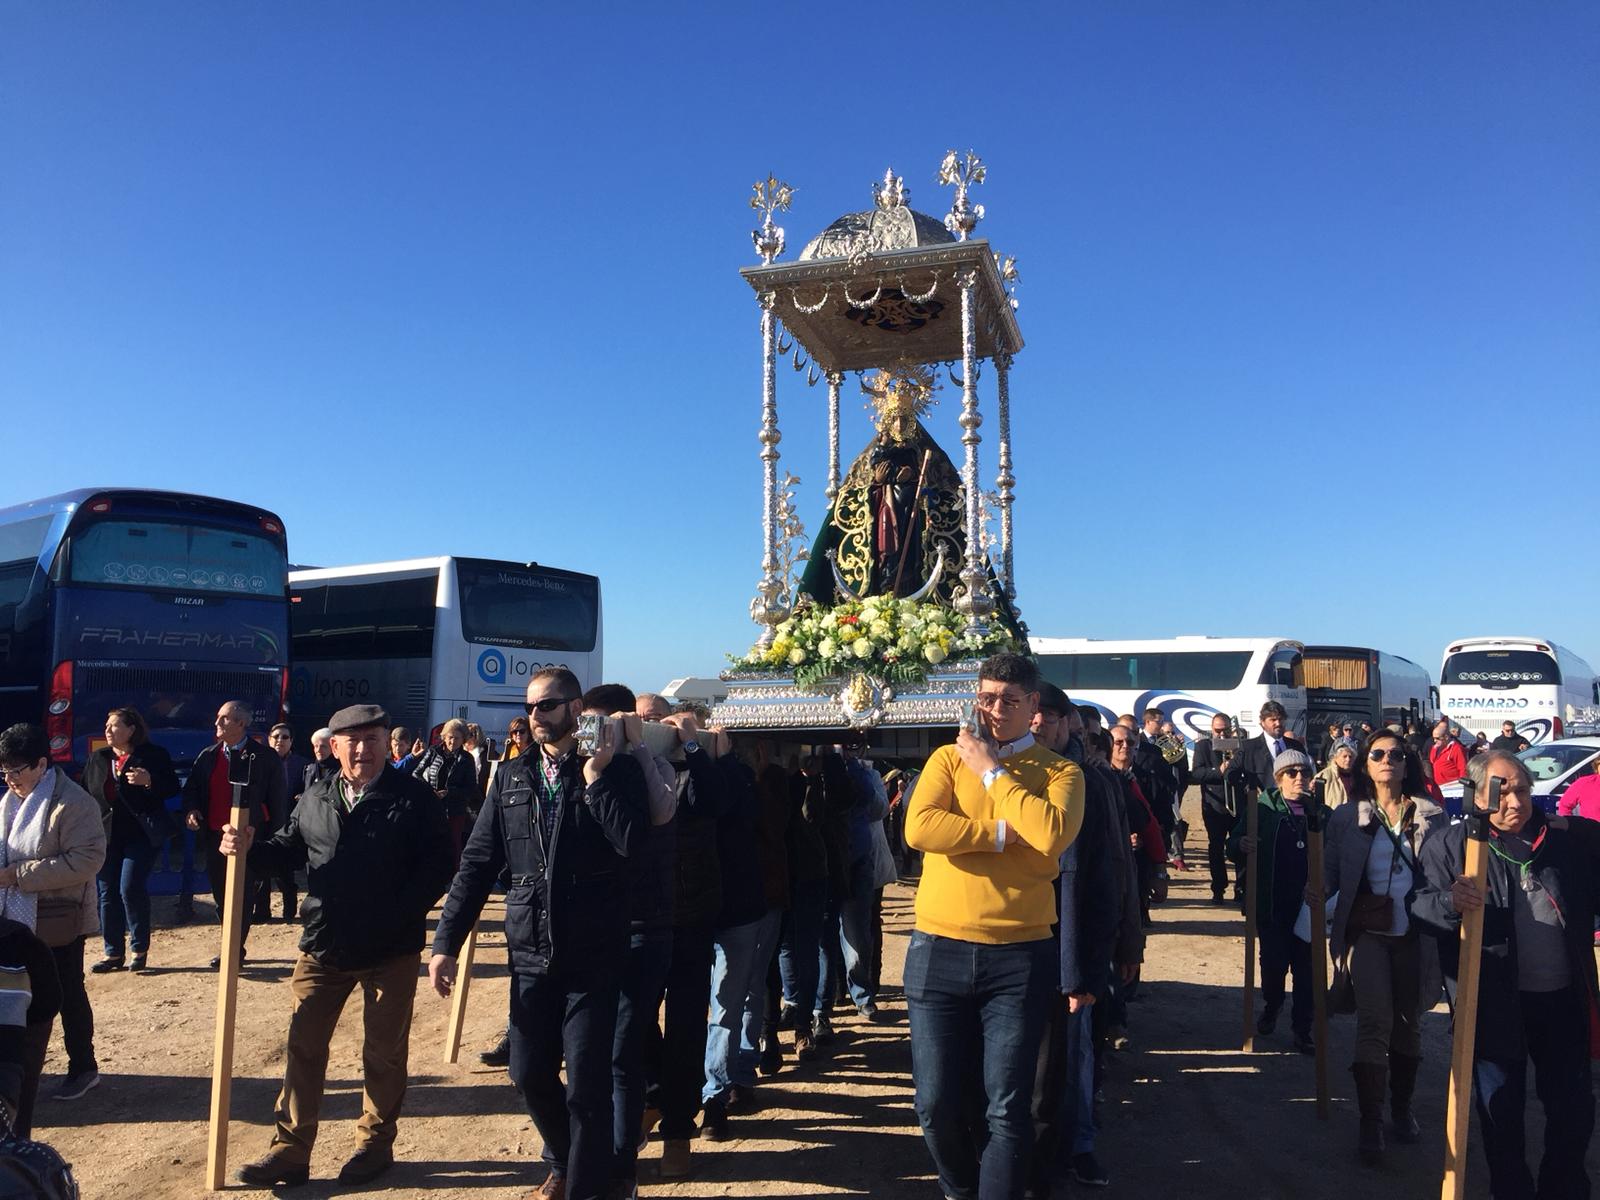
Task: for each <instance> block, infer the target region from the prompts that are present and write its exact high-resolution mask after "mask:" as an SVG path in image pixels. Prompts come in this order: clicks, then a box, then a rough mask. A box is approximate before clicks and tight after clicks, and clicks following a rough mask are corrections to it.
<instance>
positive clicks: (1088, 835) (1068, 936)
mask: <svg viewBox="0 0 1600 1200" xmlns="http://www.w3.org/2000/svg"><path fill="white" fill-rule="evenodd" d="M1084 785H1085V786H1084V796H1083V799H1084V803H1083V826H1082V828H1081V829H1080V830H1079V831H1078V836H1077V838H1076V839H1075V840H1074V841H1073V843H1072V845H1071V846H1068V847H1067V849H1066V852H1065V853H1064V854H1063V855H1062V860H1063V863H1064V866H1065V868H1066V869H1065V870H1063V872H1062V874H1061V875H1060V876H1059V877H1057V879H1056V902H1057V905H1058V908H1057V924H1058V926H1059V930H1058V935H1059V938H1060V948H1061V980H1060V988H1061V991H1062V992H1064V993H1067V994H1073V993H1079V992H1087V993H1088V994H1090V995H1092V996H1094V997H1095V998H1096V1000H1103V999H1105V996H1106V992H1107V990H1108V986H1109V984H1110V982H1111V959H1112V954H1113V952H1114V950H1115V948H1116V942H1117V930H1118V928H1119V926H1120V924H1121V919H1122V899H1123V895H1124V890H1123V889H1124V883H1125V879H1124V876H1123V875H1122V873H1121V871H1120V870H1119V869H1118V866H1119V863H1120V862H1121V861H1122V860H1125V859H1126V857H1127V852H1128V848H1127V846H1126V845H1125V844H1124V845H1121V846H1118V845H1117V844H1116V839H1117V830H1118V829H1119V828H1120V826H1119V825H1118V823H1117V821H1116V820H1115V818H1114V816H1113V814H1112V811H1111V806H1112V805H1113V804H1116V803H1118V802H1119V801H1120V800H1121V797H1119V796H1114V795H1113V794H1112V793H1111V791H1110V789H1109V787H1108V786H1107V785H1106V782H1105V780H1104V779H1103V778H1102V777H1101V776H1100V775H1099V773H1098V772H1093V771H1086V772H1084ZM1069 884H1070V887H1069V886H1068V885H1069Z"/></svg>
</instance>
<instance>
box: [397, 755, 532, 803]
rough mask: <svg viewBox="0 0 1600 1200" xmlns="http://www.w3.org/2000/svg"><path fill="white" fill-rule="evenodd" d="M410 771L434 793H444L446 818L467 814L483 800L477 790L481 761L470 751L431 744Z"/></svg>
mask: <svg viewBox="0 0 1600 1200" xmlns="http://www.w3.org/2000/svg"><path fill="white" fill-rule="evenodd" d="M512 761H513V762H515V761H516V760H515V759H513V760H512ZM411 773H412V774H413V775H415V776H416V777H417V778H418V779H420V780H422V782H423V783H425V784H427V785H428V786H429V787H431V788H432V789H433V790H434V791H435V792H443V793H444V815H445V816H447V817H462V816H465V815H466V813H467V810H468V809H469V808H477V807H478V801H479V800H480V799H482V795H483V794H482V793H481V792H479V791H478V761H477V759H475V758H473V757H472V751H470V750H457V751H456V752H455V753H454V754H451V753H450V752H449V751H448V750H446V749H445V748H444V747H443V746H441V745H433V746H429V747H428V748H427V750H425V751H423V754H422V757H421V758H419V759H418V760H417V763H416V765H415V766H414V767H412V768H411Z"/></svg>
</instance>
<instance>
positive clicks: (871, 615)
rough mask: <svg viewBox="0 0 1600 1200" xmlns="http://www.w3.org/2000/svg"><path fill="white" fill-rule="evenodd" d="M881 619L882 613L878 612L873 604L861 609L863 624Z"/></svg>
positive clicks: (869, 623)
mask: <svg viewBox="0 0 1600 1200" xmlns="http://www.w3.org/2000/svg"><path fill="white" fill-rule="evenodd" d="M882 619H883V614H882V613H881V612H879V611H878V609H877V607H876V606H874V605H871V604H869V605H867V606H866V607H865V608H863V609H862V610H861V623H862V624H863V625H871V624H872V623H873V622H874V621H880V620H882Z"/></svg>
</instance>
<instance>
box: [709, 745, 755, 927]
mask: <svg viewBox="0 0 1600 1200" xmlns="http://www.w3.org/2000/svg"><path fill="white" fill-rule="evenodd" d="M717 770H719V771H721V772H722V779H723V787H724V788H725V789H726V791H727V797H728V812H727V815H726V816H724V817H723V818H722V820H720V821H718V822H717V862H718V864H719V865H720V866H721V868H722V905H721V907H720V908H719V909H718V910H717V921H716V924H717V928H718V929H731V928H733V927H735V926H738V925H748V924H749V923H750V922H751V921H755V920H758V919H759V918H760V917H762V916H763V915H765V913H766V911H767V894H766V888H765V887H764V886H763V884H762V879H761V875H762V865H761V851H760V839H759V837H758V833H759V830H760V828H761V796H760V794H759V792H758V791H757V790H756V773H755V772H754V771H752V770H751V769H750V768H749V767H747V766H746V765H745V764H744V763H742V762H740V761H739V760H738V759H737V758H735V757H734V756H733V755H731V754H728V755H725V756H724V757H722V758H719V759H718V760H717Z"/></svg>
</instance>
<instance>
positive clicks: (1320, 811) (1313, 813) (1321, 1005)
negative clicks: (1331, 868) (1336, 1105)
mask: <svg viewBox="0 0 1600 1200" xmlns="http://www.w3.org/2000/svg"><path fill="white" fill-rule="evenodd" d="M1326 788H1327V784H1326V781H1324V780H1321V779H1319V780H1317V781H1316V782H1315V783H1314V784H1313V785H1312V789H1311V803H1310V804H1309V805H1308V806H1307V807H1306V858H1307V880H1308V881H1309V882H1310V884H1311V895H1312V897H1313V898H1314V900H1315V903H1314V904H1312V906H1311V1002H1312V1004H1313V1006H1314V1008H1313V1014H1314V1016H1313V1019H1314V1021H1315V1024H1314V1026H1313V1031H1314V1037H1315V1040H1316V1046H1317V1116H1318V1117H1319V1118H1320V1119H1321V1120H1324V1121H1326V1120H1327V1119H1328V924H1327V907H1328V901H1327V897H1326V896H1324V895H1323V889H1324V888H1325V887H1326V886H1327V879H1326V875H1325V872H1324V870H1323V865H1324V864H1323V853H1322V847H1323V843H1322V832H1323V826H1324V824H1325V822H1326V820H1327V813H1328V810H1327V809H1326V808H1325V807H1324V806H1323V798H1324V796H1325V795H1326V794H1327V793H1326Z"/></svg>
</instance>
